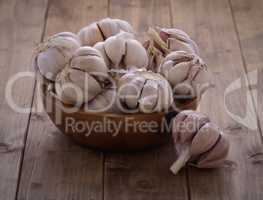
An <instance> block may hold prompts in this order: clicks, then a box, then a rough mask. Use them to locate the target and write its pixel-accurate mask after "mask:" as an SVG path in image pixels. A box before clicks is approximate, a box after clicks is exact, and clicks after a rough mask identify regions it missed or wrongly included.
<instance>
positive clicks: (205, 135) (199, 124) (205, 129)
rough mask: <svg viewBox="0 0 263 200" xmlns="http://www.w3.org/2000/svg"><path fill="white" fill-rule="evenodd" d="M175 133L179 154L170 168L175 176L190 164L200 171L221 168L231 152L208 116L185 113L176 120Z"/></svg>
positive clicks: (174, 137) (227, 143)
mask: <svg viewBox="0 0 263 200" xmlns="http://www.w3.org/2000/svg"><path fill="white" fill-rule="evenodd" d="M189 124H190V125H191V127H192V128H191V129H189ZM172 132H173V139H174V145H175V148H176V150H177V153H178V154H179V157H178V158H177V160H176V161H175V162H174V164H173V165H172V166H171V171H172V172H173V173H174V174H176V173H178V171H179V170H180V169H181V168H182V167H183V166H184V165H185V164H186V163H187V162H190V163H191V164H192V165H194V166H196V167H199V168H212V167H218V166H220V165H222V164H223V163H224V161H225V159H226V157H227V155H228V151H229V142H228V140H227V139H226V138H225V136H224V135H223V133H222V131H221V130H220V129H219V128H218V126H217V125H215V124H214V123H212V122H210V120H209V118H208V117H207V116H206V115H204V114H202V113H199V112H195V111H191V110H185V111H182V112H180V113H179V114H178V115H177V116H176V117H175V118H174V119H173V131H172Z"/></svg>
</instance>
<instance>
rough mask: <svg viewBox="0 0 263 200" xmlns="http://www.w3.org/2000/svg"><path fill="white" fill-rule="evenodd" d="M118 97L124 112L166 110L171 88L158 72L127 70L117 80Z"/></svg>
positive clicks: (170, 98)
mask: <svg viewBox="0 0 263 200" xmlns="http://www.w3.org/2000/svg"><path fill="white" fill-rule="evenodd" d="M118 98H119V100H120V103H121V105H122V106H123V107H122V110H123V111H124V112H142V113H152V112H161V111H168V109H169V107H170V106H171V104H172V102H173V99H172V90H171V87H170V85H169V83H168V82H167V81H166V80H165V79H164V77H162V76H161V75H159V74H156V73H153V72H149V71H135V72H127V74H125V75H123V76H122V77H121V78H120V79H119V80H118Z"/></svg>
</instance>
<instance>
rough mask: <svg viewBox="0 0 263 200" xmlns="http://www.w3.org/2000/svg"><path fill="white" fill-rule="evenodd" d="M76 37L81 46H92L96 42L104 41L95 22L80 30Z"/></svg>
mask: <svg viewBox="0 0 263 200" xmlns="http://www.w3.org/2000/svg"><path fill="white" fill-rule="evenodd" d="M78 36H79V38H80V41H81V44H82V45H83V46H84V45H85V46H93V45H94V44H96V43H97V42H100V41H103V40H104V38H103V36H102V34H101V31H100V30H99V27H98V25H97V23H96V22H94V23H92V24H90V25H88V26H86V27H84V28H82V29H81V30H80V31H79V33H78Z"/></svg>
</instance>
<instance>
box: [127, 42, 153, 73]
mask: <svg viewBox="0 0 263 200" xmlns="http://www.w3.org/2000/svg"><path fill="white" fill-rule="evenodd" d="M124 63H125V65H126V67H127V68H129V66H137V67H139V68H142V67H144V68H146V67H147V65H148V56H147V52H146V50H145V49H144V48H143V46H142V45H141V43H140V42H138V41H136V40H127V41H126V54H125V57H124Z"/></svg>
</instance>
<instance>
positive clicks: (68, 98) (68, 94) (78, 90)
mask: <svg viewBox="0 0 263 200" xmlns="http://www.w3.org/2000/svg"><path fill="white" fill-rule="evenodd" d="M55 88H56V93H57V95H58V96H59V97H60V99H61V100H62V101H63V102H64V103H70V104H73V105H76V104H77V105H81V104H82V103H84V102H86V101H90V100H91V99H93V98H94V97H95V96H96V95H97V94H99V93H100V92H101V86H100V84H99V83H98V81H97V80H96V79H94V78H93V77H92V76H90V75H89V74H88V73H86V72H83V71H80V70H76V69H65V70H64V71H63V72H61V74H59V76H57V80H56V83H55Z"/></svg>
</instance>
